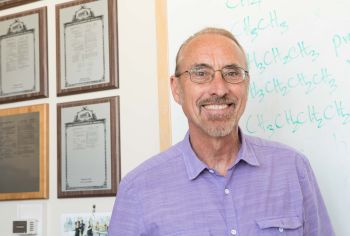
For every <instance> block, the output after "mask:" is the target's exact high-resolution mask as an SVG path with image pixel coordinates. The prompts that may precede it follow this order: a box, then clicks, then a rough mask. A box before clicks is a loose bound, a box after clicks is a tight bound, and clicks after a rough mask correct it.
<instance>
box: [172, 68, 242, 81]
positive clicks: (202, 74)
mask: <svg viewBox="0 0 350 236" xmlns="http://www.w3.org/2000/svg"><path fill="white" fill-rule="evenodd" d="M217 71H220V72H221V76H222V78H223V79H224V80H225V81H226V82H227V83H230V84H237V83H240V82H242V81H243V80H245V79H247V77H248V76H249V72H248V71H246V70H245V69H243V68H242V67H240V66H237V65H229V66H225V67H223V68H222V69H221V70H214V69H213V68H212V67H210V66H207V65H196V66H194V67H192V68H191V69H189V70H186V71H184V72H182V73H179V74H178V75H175V76H176V77H178V78H179V77H180V76H182V75H183V74H185V73H188V74H189V75H190V80H191V81H192V82H194V83H198V84H204V83H209V82H210V81H212V80H213V79H214V76H215V72H217Z"/></svg>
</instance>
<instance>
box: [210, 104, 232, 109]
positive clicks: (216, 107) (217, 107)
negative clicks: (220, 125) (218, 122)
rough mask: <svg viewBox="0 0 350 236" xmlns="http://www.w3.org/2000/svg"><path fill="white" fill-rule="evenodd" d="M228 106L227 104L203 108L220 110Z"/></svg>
mask: <svg viewBox="0 0 350 236" xmlns="http://www.w3.org/2000/svg"><path fill="white" fill-rule="evenodd" d="M227 107H228V105H227V104H220V105H215V104H214V105H206V106H205V108H206V109H209V110H222V109H225V108H227Z"/></svg>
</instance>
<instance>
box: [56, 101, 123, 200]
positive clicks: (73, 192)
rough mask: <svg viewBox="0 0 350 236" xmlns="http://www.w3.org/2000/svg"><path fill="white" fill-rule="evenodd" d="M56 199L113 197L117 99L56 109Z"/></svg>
mask: <svg viewBox="0 0 350 236" xmlns="http://www.w3.org/2000/svg"><path fill="white" fill-rule="evenodd" d="M57 125H58V128H57V132H58V155H57V156H58V177H57V178H58V185H57V187H58V191H57V192H58V197H59V198H64V197H92V196H115V194H116V192H117V185H118V183H119V180H120V151H119V150H120V148H119V146H120V145H119V97H109V98H100V99H93V100H87V101H78V102H69V103H61V104H58V105H57Z"/></svg>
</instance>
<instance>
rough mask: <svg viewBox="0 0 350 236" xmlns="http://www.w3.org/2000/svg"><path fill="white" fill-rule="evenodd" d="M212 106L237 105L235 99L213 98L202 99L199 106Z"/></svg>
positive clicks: (225, 97)
mask: <svg viewBox="0 0 350 236" xmlns="http://www.w3.org/2000/svg"><path fill="white" fill-rule="evenodd" d="M210 104H217V105H220V104H235V100H234V99H233V98H229V97H227V96H226V95H225V96H217V95H214V96H211V97H209V98H205V99H202V100H200V101H198V106H203V105H210Z"/></svg>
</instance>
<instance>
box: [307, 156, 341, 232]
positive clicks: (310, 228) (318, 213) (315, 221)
mask: <svg viewBox="0 0 350 236" xmlns="http://www.w3.org/2000/svg"><path fill="white" fill-rule="evenodd" d="M303 169H304V171H303V172H304V173H303V177H302V179H301V187H302V192H303V199H304V200H303V208H304V215H303V220H304V227H303V228H304V233H303V235H305V236H322V235H328V236H333V235H335V234H334V231H333V228H332V224H331V222H330V219H329V216H328V213H327V209H326V206H325V204H324V201H323V199H322V196H321V192H320V189H319V187H318V185H317V182H316V178H315V175H314V173H313V171H312V169H311V166H310V163H309V161H308V160H307V159H306V158H305V159H304V168H303Z"/></svg>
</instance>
